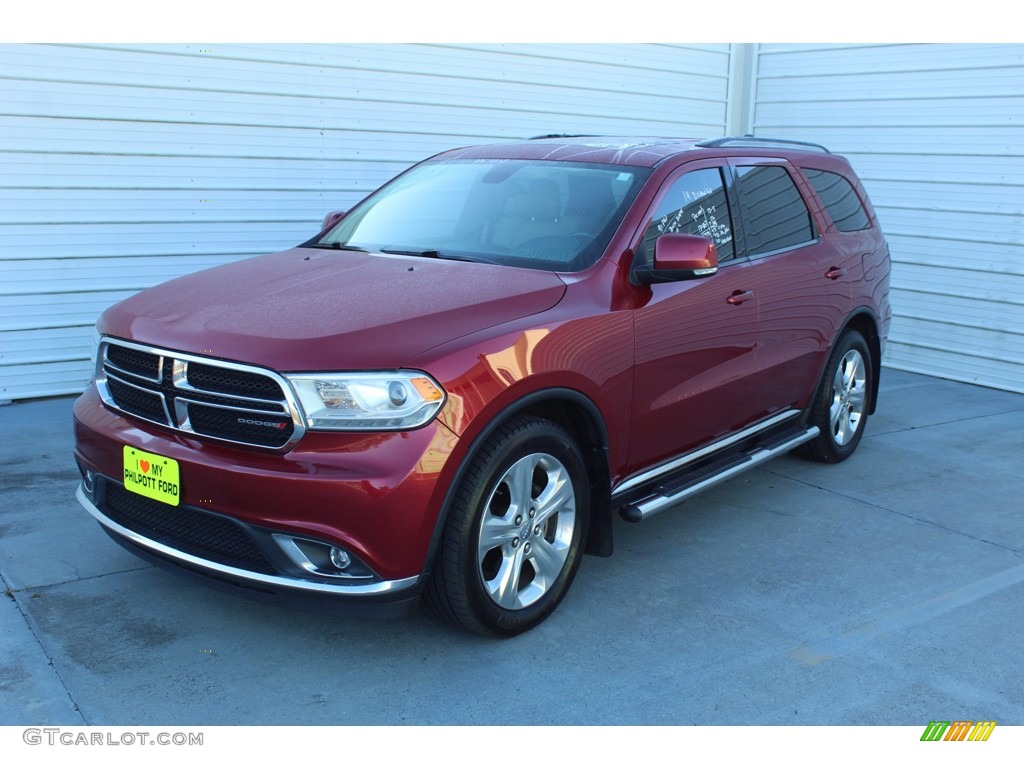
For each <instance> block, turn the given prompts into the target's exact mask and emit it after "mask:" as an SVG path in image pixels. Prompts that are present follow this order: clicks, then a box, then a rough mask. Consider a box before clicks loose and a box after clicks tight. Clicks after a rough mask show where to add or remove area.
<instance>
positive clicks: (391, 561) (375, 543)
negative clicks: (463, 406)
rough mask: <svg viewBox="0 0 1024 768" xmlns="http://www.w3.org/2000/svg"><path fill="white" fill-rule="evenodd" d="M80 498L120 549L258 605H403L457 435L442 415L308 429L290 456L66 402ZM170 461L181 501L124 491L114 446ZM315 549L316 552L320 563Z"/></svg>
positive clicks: (416, 582) (413, 589)
mask: <svg viewBox="0 0 1024 768" xmlns="http://www.w3.org/2000/svg"><path fill="white" fill-rule="evenodd" d="M75 436H76V449H75V455H76V459H77V460H78V464H79V467H80V468H81V471H82V474H83V477H86V476H88V482H83V487H81V488H79V491H78V494H77V496H78V499H79V501H80V502H81V503H82V505H83V506H84V507H85V508H86V510H87V511H88V512H89V513H90V514H92V515H93V517H95V518H96V519H97V521H98V522H99V523H100V524H101V525H102V526H103V528H104V530H106V532H107V533H108V534H110V535H111V536H112V537H113V538H114V539H115V540H116V541H117V542H118V543H119V544H121V545H123V546H125V547H126V548H127V549H129V550H130V551H132V552H134V553H135V554H137V555H139V556H141V557H143V558H145V559H147V560H149V561H151V562H154V563H155V564H157V565H160V566H162V567H164V568H168V569H171V570H175V571H178V572H180V573H183V574H185V575H188V576H193V577H200V578H201V579H202V580H203V581H205V582H206V583H208V584H209V585H211V586H215V587H220V588H222V589H227V590H228V591H232V592H236V593H240V594H243V595H245V596H247V597H250V598H255V599H259V600H265V601H271V602H280V603H285V604H287V605H289V606H293V607H302V608H308V609H313V610H318V611H326V612H329V613H344V614H359V615H392V614H400V613H405V612H406V611H407V610H408V609H410V608H411V607H413V606H414V605H415V603H416V601H417V599H418V597H419V594H420V592H421V590H422V585H423V581H424V578H423V574H424V572H425V570H426V567H427V563H426V560H427V552H428V550H429V547H430V541H431V538H432V536H433V532H434V528H435V526H436V523H437V519H438V514H439V509H440V506H441V503H442V499H443V496H444V492H443V489H444V487H446V486H445V484H444V481H443V479H442V478H443V477H444V475H445V472H444V470H445V467H446V465H447V459H448V458H450V455H451V449H452V447H453V446H454V445H455V444H456V442H457V437H456V436H455V435H454V434H453V433H451V432H450V431H449V430H447V428H446V427H444V426H443V425H442V424H440V423H439V422H434V423H432V424H430V425H428V426H426V427H424V428H422V429H420V430H416V431H414V432H408V433H390V434H386V435H384V434H381V435H358V434H356V435H351V436H347V435H325V434H322V433H321V434H312V433H311V434H307V435H306V437H305V438H304V439H303V440H302V441H301V443H300V444H299V445H297V446H296V447H295V448H294V449H292V450H291V451H288V452H286V453H285V452H272V451H258V450H248V449H242V448H237V447H233V446H222V445H217V444H212V443H207V442H201V441H198V440H196V439H192V438H188V437H183V436H181V435H177V434H174V433H172V432H170V431H169V430H162V429H160V428H159V427H151V426H150V425H147V424H144V423H141V422H139V421H137V420H134V419H131V418H127V417H125V416H123V415H121V414H118V413H114V412H112V411H110V410H109V409H107V408H106V407H104V406H103V405H102V404H101V403H100V402H99V398H98V396H97V395H96V393H95V389H93V388H90V389H89V390H87V391H86V393H85V394H84V395H83V396H82V397H81V398H79V400H78V401H77V402H76V403H75ZM126 445H127V446H131V447H135V448H140V449H142V450H145V451H149V452H152V453H154V454H158V455H160V456H164V457H167V458H171V459H174V460H175V461H177V462H178V464H179V466H180V469H181V483H180V485H181V495H180V504H179V505H178V506H171V505H169V504H164V503H162V502H159V501H154V500H150V499H148V498H145V497H142V496H140V495H138V494H136V493H132V492H130V491H127V490H125V488H124V486H123V484H122V482H121V479H122V476H123V471H124V470H123V455H122V454H123V450H124V446H126ZM296 543H298V544H299V545H300V546H302V547H305V548H306V550H307V552H308V551H309V545H310V544H312V545H313V546H314V548H315V547H320V552H321V555H325V554H326V553H327V552H328V551H329V550H330V549H331V548H332V547H339V548H342V549H343V550H344V551H345V552H347V553H349V554H350V555H351V556H352V558H353V560H354V561H355V562H356V564H357V566H359V567H358V568H356V569H355V570H356V571H357V572H358V573H357V574H356V575H354V576H352V577H351V578H350V577H349V576H350V574H348V573H344V572H343V573H339V572H334V573H327V572H325V571H329V570H330V567H329V564H328V568H326V569H324V570H318V568H317V567H315V566H316V565H317V563H316V561H317V556H316V555H315V554H311V555H310V556H309V560H312V561H314V562H312V563H311V562H303V558H302V557H301V556H297V555H298V554H299V553H298V551H297V549H296V546H295V545H296ZM324 559H326V558H325V557H321V561H320V562H321V564H322V562H323V560H324Z"/></svg>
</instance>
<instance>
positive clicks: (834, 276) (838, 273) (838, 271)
mask: <svg viewBox="0 0 1024 768" xmlns="http://www.w3.org/2000/svg"><path fill="white" fill-rule="evenodd" d="M845 274H846V267H831V268H830V269H829V270H828V272H826V273H825V277H827V278H828V279H829V280H838V279H839V278H840V277H842V276H843V275H845Z"/></svg>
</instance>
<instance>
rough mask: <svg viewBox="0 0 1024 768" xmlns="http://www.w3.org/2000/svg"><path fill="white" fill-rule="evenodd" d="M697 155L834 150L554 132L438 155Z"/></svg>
mask: <svg viewBox="0 0 1024 768" xmlns="http://www.w3.org/2000/svg"><path fill="white" fill-rule="evenodd" d="M693 153H695V154H700V155H707V156H709V157H710V156H715V157H721V156H723V155H736V156H742V155H764V154H771V155H776V156H786V157H791V156H793V155H794V154H795V153H797V154H816V155H821V154H825V155H830V154H831V153H830V152H829V151H828V150H827V149H825V147H823V146H821V145H820V144H810V143H807V142H801V141H791V140H785V139H768V138H761V137H754V136H724V137H721V138H717V139H693V138H665V137H654V136H563V135H552V136H540V137H537V138H534V139H523V140H519V141H512V142H501V143H495V144H484V145H480V146H475V147H464V148H462V149H455V150H451V151H450V152H445V153H442V154H441V155H440V156H439V157H443V158H444V159H470V160H485V159H486V160H494V159H515V160H565V161H570V162H587V163H606V164H612V165H631V166H640V167H644V168H653V167H655V166H657V165H659V164H660V163H662V162H663V161H664V160H667V159H668V158H671V157H676V156H678V155H682V154H693ZM833 157H834V156H833Z"/></svg>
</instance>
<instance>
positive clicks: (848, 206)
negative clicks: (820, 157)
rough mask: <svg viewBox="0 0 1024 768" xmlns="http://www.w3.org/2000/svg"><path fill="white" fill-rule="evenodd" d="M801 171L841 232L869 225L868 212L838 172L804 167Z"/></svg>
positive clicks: (852, 230)
mask: <svg viewBox="0 0 1024 768" xmlns="http://www.w3.org/2000/svg"><path fill="white" fill-rule="evenodd" d="M803 172H804V174H805V175H806V176H807V178H808V179H809V180H810V182H811V185H812V186H813V187H814V191H815V192H817V193H818V197H820V198H821V202H823V203H824V204H825V210H827V211H828V215H829V216H831V217H832V221H833V222H835V225H836V227H838V228H839V229H840V230H841V231H842V232H856V231H857V230H858V229H867V228H868V227H869V226H871V222H870V220H869V219H868V214H867V212H866V211H865V210H864V206H863V205H861V202H860V198H859V197H857V193H856V192H854V190H853V185H852V184H850V182H848V181H847V180H846V179H844V178H843V177H842V176H840V175H839V174H838V173H829V172H828V171H819V170H815V169H814V168H804V169H803Z"/></svg>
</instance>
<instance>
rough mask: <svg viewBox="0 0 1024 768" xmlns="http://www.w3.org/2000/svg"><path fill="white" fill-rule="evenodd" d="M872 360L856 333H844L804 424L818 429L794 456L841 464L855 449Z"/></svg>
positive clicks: (868, 391) (868, 402)
mask: <svg viewBox="0 0 1024 768" xmlns="http://www.w3.org/2000/svg"><path fill="white" fill-rule="evenodd" d="M872 381H874V360H872V358H871V350H870V349H868V345H867V342H866V341H865V340H864V337H863V336H862V335H861V334H860V332H859V331H855V330H853V329H850V330H847V331H846V332H845V333H843V335H842V336H840V337H839V341H838V342H837V343H836V345H835V347H834V348H833V350H832V354H831V355H830V356H829V359H828V365H827V366H826V367H825V374H824V376H823V377H822V379H821V384H820V385H819V387H818V391H817V393H816V394H815V396H814V402H813V403H812V404H811V410H810V416H809V419H808V423H809V424H811V425H813V426H816V427H817V428H818V429H819V430H821V434H819V435H818V437H816V438H815V439H814V440H812V441H810V442H808V443H804V444H803V445H801V446H800V447H799V448H797V454H798V455H800V456H803V457H804V458H807V459H812V460H814V461H821V462H824V463H826V464H838V463H839V462H840V461H845V460H846V459H848V458H849V457H850V456H851V455H853V452H854V451H855V450H857V446H858V445H859V444H860V439H861V437H862V436H863V435H864V428H865V426H866V425H867V421H868V413H870V411H871V392H872V386H871V383H872Z"/></svg>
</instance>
